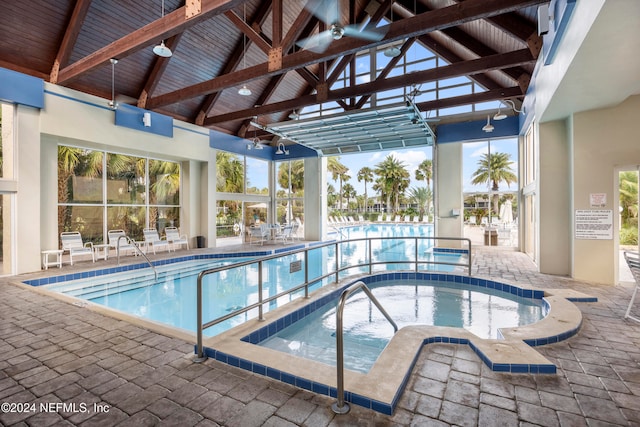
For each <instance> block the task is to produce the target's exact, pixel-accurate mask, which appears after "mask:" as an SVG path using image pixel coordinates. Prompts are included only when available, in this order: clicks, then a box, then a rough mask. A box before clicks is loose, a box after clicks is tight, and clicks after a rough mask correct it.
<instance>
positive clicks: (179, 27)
mask: <svg viewBox="0 0 640 427" xmlns="http://www.w3.org/2000/svg"><path fill="white" fill-rule="evenodd" d="M242 3H243V0H202V5H201V6H202V7H201V12H200V14H198V15H196V16H195V17H193V18H189V19H187V18H186V6H182V7H180V8H178V9H176V10H175V11H173V12H171V13H168V14H166V15H165V16H164V17H162V18H160V19H157V20H155V21H153V22H151V23H150V24H147V25H145V26H144V27H142V28H139V29H137V30H135V31H133V32H132V33H129V34H128V35H126V36H124V37H122V38H120V39H118V40H116V41H114V42H112V43H110V44H108V45H107V46H105V47H103V48H102V49H98V50H97V51H95V52H93V53H92V54H90V55H87V56H85V57H84V58H82V59H80V60H78V61H76V62H74V63H73V64H71V65H68V66H66V67H64V68H63V69H61V70H60V72H59V74H58V83H59V84H62V83H65V82H68V81H70V80H72V79H74V78H77V77H79V76H81V75H82V74H85V73H87V72H89V71H91V70H93V69H94V68H96V67H99V66H101V65H104V64H107V63H108V62H109V60H110V59H111V58H118V59H122V58H125V57H127V56H129V55H131V54H132V53H134V52H137V51H138V50H140V49H143V48H145V47H148V46H151V45H152V44H153V43H157V42H158V41H159V40H166V39H168V38H169V37H171V36H174V35H176V34H178V33H182V32H184V31H185V30H186V29H187V28H189V27H192V26H194V25H197V24H198V23H200V22H202V21H204V20H207V19H210V18H212V17H214V16H217V15H219V14H221V13H224V12H225V11H227V10H229V9H231V8H233V7H235V6H238V5H240V4H242Z"/></svg>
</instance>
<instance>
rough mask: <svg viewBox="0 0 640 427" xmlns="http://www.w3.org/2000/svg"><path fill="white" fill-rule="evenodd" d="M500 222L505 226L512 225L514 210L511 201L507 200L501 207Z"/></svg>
mask: <svg viewBox="0 0 640 427" xmlns="http://www.w3.org/2000/svg"><path fill="white" fill-rule="evenodd" d="M500 222H502V223H503V224H511V223H512V222H513V208H512V205H511V200H506V201H505V202H504V203H503V204H502V206H500Z"/></svg>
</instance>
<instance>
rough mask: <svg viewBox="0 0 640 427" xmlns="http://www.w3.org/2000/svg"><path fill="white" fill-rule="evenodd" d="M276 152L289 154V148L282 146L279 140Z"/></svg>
mask: <svg viewBox="0 0 640 427" xmlns="http://www.w3.org/2000/svg"><path fill="white" fill-rule="evenodd" d="M276 154H285V155H288V154H289V150H287V149H285V148H284V143H282V142H280V143H278V149H277V150H276Z"/></svg>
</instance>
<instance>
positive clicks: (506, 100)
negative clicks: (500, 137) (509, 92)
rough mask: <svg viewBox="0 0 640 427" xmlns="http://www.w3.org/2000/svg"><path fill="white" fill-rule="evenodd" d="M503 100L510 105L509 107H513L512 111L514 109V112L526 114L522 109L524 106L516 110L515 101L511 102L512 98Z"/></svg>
mask: <svg viewBox="0 0 640 427" xmlns="http://www.w3.org/2000/svg"><path fill="white" fill-rule="evenodd" d="M504 102H505V103H506V104H509V105H510V106H511V108H512V109H513V111H515V112H516V113H522V114H526V113H525V111H524V106H522V110H518V109H517V108H516V103H515V102H513V101H512V100H510V99H505V100H504Z"/></svg>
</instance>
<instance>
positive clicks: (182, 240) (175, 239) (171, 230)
mask: <svg viewBox="0 0 640 427" xmlns="http://www.w3.org/2000/svg"><path fill="white" fill-rule="evenodd" d="M164 236H165V239H166V240H167V242H169V243H170V244H171V247H172V248H173V250H174V251H175V250H176V246H183V245H186V247H187V250H189V237H187V235H186V234H180V230H178V227H165V228H164Z"/></svg>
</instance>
